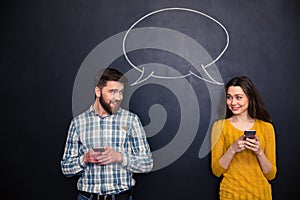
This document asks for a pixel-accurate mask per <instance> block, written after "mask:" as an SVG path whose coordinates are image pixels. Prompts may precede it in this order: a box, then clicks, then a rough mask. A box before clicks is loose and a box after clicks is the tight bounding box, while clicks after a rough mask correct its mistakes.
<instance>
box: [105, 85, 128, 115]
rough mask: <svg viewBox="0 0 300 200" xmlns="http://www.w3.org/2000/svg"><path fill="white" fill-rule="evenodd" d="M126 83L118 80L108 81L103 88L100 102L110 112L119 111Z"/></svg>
mask: <svg viewBox="0 0 300 200" xmlns="http://www.w3.org/2000/svg"><path fill="white" fill-rule="evenodd" d="M123 93H124V84H123V83H120V82H118V81H107V83H106V86H105V87H103V88H102V90H101V94H100V98H99V102H100V104H101V106H102V108H103V109H104V110H105V111H106V112H108V113H109V114H114V113H116V112H118V110H119V108H120V105H121V102H122V100H123Z"/></svg>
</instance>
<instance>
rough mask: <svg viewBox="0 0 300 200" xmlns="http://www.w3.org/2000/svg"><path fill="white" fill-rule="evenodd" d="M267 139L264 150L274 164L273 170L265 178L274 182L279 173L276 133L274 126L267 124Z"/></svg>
mask: <svg viewBox="0 0 300 200" xmlns="http://www.w3.org/2000/svg"><path fill="white" fill-rule="evenodd" d="M265 137H266V141H267V143H266V146H265V149H264V153H265V155H266V157H267V158H268V159H269V161H270V162H271V163H272V169H271V170H270V171H269V172H268V173H267V174H265V177H266V178H267V179H268V180H272V179H274V178H275V176H276V172H277V167H276V141H275V131H274V128H273V125H272V124H269V123H268V124H267V128H266V132H265Z"/></svg>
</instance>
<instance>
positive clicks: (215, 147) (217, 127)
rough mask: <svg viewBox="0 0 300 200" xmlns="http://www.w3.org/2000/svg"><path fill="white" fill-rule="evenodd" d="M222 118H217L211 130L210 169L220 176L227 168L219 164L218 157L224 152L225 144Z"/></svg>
mask: <svg viewBox="0 0 300 200" xmlns="http://www.w3.org/2000/svg"><path fill="white" fill-rule="evenodd" d="M223 123H224V120H219V121H217V122H215V123H214V124H213V127H212V131H211V146H212V151H211V169H212V172H213V174H214V175H215V176H217V177H220V176H221V175H222V174H223V173H224V172H226V171H227V169H224V168H223V167H222V166H221V165H220V164H219V159H220V157H221V156H222V155H223V154H224V152H225V151H224V149H225V146H224V145H225V144H224V135H223V134H222V128H223Z"/></svg>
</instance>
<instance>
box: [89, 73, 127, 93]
mask: <svg viewBox="0 0 300 200" xmlns="http://www.w3.org/2000/svg"><path fill="white" fill-rule="evenodd" d="M107 81H118V82H120V83H123V84H126V83H127V82H128V79H127V78H126V76H125V75H124V74H122V73H121V72H119V71H118V70H116V69H113V68H105V69H103V70H100V71H99V72H98V74H97V76H96V79H95V86H97V87H99V88H103V87H105V86H106V83H107Z"/></svg>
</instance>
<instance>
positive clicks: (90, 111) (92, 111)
mask: <svg viewBox="0 0 300 200" xmlns="http://www.w3.org/2000/svg"><path fill="white" fill-rule="evenodd" d="M88 113H89V114H92V115H97V116H99V115H98V114H97V113H96V111H95V109H94V104H92V105H91V106H90V108H89V109H88ZM121 113H122V108H121V107H120V108H119V110H118V111H117V112H116V113H114V114H112V115H111V114H108V115H107V116H105V117H110V116H114V115H120V114H121ZM100 117H101V116H100Z"/></svg>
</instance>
